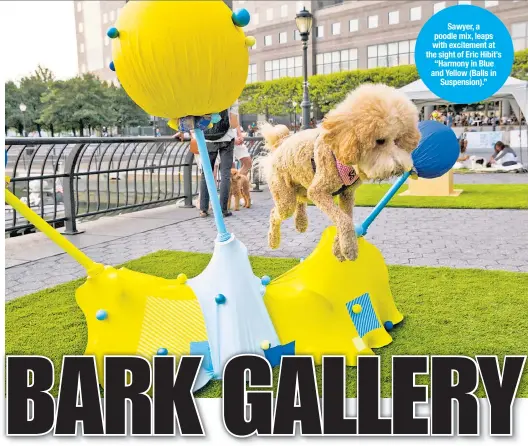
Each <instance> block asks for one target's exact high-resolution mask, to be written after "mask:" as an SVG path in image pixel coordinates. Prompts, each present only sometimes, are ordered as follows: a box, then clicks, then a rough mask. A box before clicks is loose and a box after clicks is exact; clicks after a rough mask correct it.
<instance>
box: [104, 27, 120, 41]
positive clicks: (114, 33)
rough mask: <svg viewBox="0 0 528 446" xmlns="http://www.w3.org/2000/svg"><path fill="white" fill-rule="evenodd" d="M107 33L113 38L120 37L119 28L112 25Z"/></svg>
mask: <svg viewBox="0 0 528 446" xmlns="http://www.w3.org/2000/svg"><path fill="white" fill-rule="evenodd" d="M106 35H107V36H108V37H110V38H111V39H115V38H116V37H119V31H118V30H117V28H115V27H112V28H110V29H109V30H108V31H107V32H106Z"/></svg>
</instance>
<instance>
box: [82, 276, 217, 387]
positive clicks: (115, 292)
mask: <svg viewBox="0 0 528 446" xmlns="http://www.w3.org/2000/svg"><path fill="white" fill-rule="evenodd" d="M75 296H76V299H77V304H78V305H79V307H80V308H81V310H82V311H83V313H84V315H85V317H86V324H87V328H88V342H87V345H86V352H85V354H86V355H94V356H95V358H96V362H97V369H98V374H99V380H100V382H101V385H103V382H102V381H103V376H104V373H103V370H104V369H103V362H104V361H103V360H104V355H139V356H143V357H145V358H146V359H148V360H149V361H150V360H152V357H153V356H155V355H156V354H157V351H158V349H160V348H165V349H167V351H168V354H169V355H175V356H176V357H180V356H181V355H188V354H189V353H190V351H189V350H190V345H191V342H202V341H207V332H206V329H205V322H204V318H203V315H202V310H201V307H200V303H199V302H198V300H197V299H196V296H195V294H194V292H193V290H192V289H191V288H190V287H189V286H188V285H186V284H185V279H184V278H181V279H180V278H178V279H174V280H168V279H163V278H160V277H155V276H150V275H148V274H142V273H138V272H134V271H130V270H128V269H126V268H120V269H116V268H113V267H106V268H105V269H104V271H102V272H101V273H99V274H97V275H96V276H95V277H88V279H87V280H86V282H85V283H84V284H83V285H81V286H80V287H79V288H78V289H77V291H76V294H75ZM100 310H104V311H105V312H106V315H107V317H106V318H105V319H103V320H98V319H97V317H96V314H97V312H98V311H100Z"/></svg>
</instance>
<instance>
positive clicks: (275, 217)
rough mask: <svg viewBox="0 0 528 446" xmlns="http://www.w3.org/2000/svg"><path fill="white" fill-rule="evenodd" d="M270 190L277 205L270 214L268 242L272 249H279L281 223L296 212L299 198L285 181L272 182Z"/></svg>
mask: <svg viewBox="0 0 528 446" xmlns="http://www.w3.org/2000/svg"><path fill="white" fill-rule="evenodd" d="M270 190H271V194H272V196H273V201H274V202H275V206H274V207H273V209H272V210H271V215H270V227H269V232H268V244H269V247H270V248H271V249H277V248H278V247H279V246H280V239H281V233H280V229H281V223H282V221H283V220H286V219H288V218H290V217H291V216H292V215H293V213H294V212H295V208H296V206H297V198H296V197H295V190H294V189H293V188H291V187H289V186H288V185H286V184H285V183H284V182H283V181H276V182H272V183H270Z"/></svg>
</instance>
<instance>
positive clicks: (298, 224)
mask: <svg viewBox="0 0 528 446" xmlns="http://www.w3.org/2000/svg"><path fill="white" fill-rule="evenodd" d="M295 229H297V231H298V232H306V230H307V229H308V218H307V216H306V215H295Z"/></svg>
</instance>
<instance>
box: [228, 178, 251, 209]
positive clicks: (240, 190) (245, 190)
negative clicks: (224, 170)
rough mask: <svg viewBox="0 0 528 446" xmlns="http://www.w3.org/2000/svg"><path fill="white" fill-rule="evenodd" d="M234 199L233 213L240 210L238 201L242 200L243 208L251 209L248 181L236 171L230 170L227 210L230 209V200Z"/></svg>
mask: <svg viewBox="0 0 528 446" xmlns="http://www.w3.org/2000/svg"><path fill="white" fill-rule="evenodd" d="M233 198H234V199H235V208H234V210H235V211H239V210H240V199H241V198H243V199H244V207H245V208H248V209H249V208H250V207H251V196H250V195H249V179H248V177H247V176H246V175H242V174H241V173H240V171H238V170H237V169H231V189H230V191H229V201H228V207H227V208H228V209H231V200H232V199H233Z"/></svg>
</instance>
